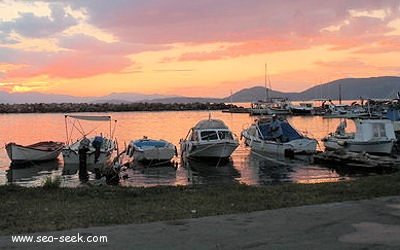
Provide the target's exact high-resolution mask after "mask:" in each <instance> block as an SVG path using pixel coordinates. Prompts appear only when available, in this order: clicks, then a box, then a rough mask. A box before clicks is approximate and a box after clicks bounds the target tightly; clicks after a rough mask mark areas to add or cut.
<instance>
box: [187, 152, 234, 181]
mask: <svg viewBox="0 0 400 250" xmlns="http://www.w3.org/2000/svg"><path fill="white" fill-rule="evenodd" d="M182 165H183V167H184V168H185V169H186V170H187V171H188V177H189V180H190V183H191V184H221V183H234V182H237V178H238V177H240V173H239V172H238V171H237V169H236V168H235V167H234V165H233V161H232V159H231V158H229V159H225V160H197V159H186V160H183V161H182Z"/></svg>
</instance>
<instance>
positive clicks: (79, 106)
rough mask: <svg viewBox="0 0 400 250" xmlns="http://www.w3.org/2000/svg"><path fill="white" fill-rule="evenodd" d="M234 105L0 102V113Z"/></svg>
mask: <svg viewBox="0 0 400 250" xmlns="http://www.w3.org/2000/svg"><path fill="white" fill-rule="evenodd" d="M234 107H236V106H235V105H231V104H225V103H200V102H196V103H185V104H184V103H171V104H164V103H147V102H140V103H25V104H0V113H3V114H5V113H73V112H126V111H187V110H225V109H230V108H234Z"/></svg>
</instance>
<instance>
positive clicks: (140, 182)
mask: <svg viewBox="0 0 400 250" xmlns="http://www.w3.org/2000/svg"><path fill="white" fill-rule="evenodd" d="M210 113H211V115H212V117H213V118H215V119H221V120H223V121H224V122H225V123H226V124H227V125H228V126H229V127H230V129H231V130H232V131H233V132H234V133H235V134H236V135H240V133H241V131H242V130H243V128H244V127H247V125H249V124H251V123H252V122H253V119H254V118H253V117H250V116H249V115H248V114H229V113H222V112H221V111H185V112H178V111H167V112H120V113H112V114H111V113H91V114H92V115H97V114H99V115H105V114H106V115H112V117H113V119H117V120H118V127H117V129H116V136H117V140H118V143H119V145H120V146H121V147H123V145H126V144H128V143H129V141H130V140H133V139H138V138H142V137H143V135H147V136H149V137H152V138H156V139H165V140H167V141H170V142H172V143H174V144H175V145H179V140H180V139H181V138H183V137H185V135H186V134H187V131H188V130H189V129H190V128H191V127H192V126H193V124H196V123H197V122H198V121H199V120H202V119H207V118H208V116H209V114H210ZM288 120H289V122H290V123H291V124H292V125H293V126H294V127H296V128H297V129H298V130H300V131H301V132H302V133H303V134H305V135H308V136H310V137H313V138H315V139H318V140H320V139H321V138H323V137H325V136H326V135H327V134H328V133H329V132H332V131H334V130H335V129H336V126H337V124H338V123H339V119H323V118H322V117H318V116H309V117H301V116H293V117H288ZM27 121H28V122H27ZM64 122H65V121H64V115H62V114H55V113H48V114H7V115H1V116H0V123H1V124H2V126H3V127H4V129H2V130H0V145H5V144H6V143H8V142H11V141H16V142H19V143H21V144H31V143H33V142H36V141H44V140H53V141H63V140H64V139H65V129H64V128H65V124H64ZM319 149H321V150H323V149H322V148H319ZM121 150H123V149H122V148H121ZM175 162H176V163H177V164H175V165H173V166H153V167H149V166H137V167H134V168H127V169H124V171H123V172H121V181H120V185H123V186H154V185H190V184H196V183H232V182H240V183H245V184H248V185H270V184H275V183H285V182H297V183H317V182H325V181H329V182H335V181H342V180H347V179H352V178H359V177H362V176H365V175H371V172H367V173H365V171H361V170H353V171H349V170H348V168H347V169H344V168H340V167H339V168H338V167H336V168H331V167H329V166H326V165H322V164H315V163H313V162H312V161H310V159H309V158H307V157H306V158H303V159H299V158H295V159H289V158H282V156H272V155H263V154H259V155H257V153H254V152H251V150H249V148H248V147H244V145H240V146H239V147H238V148H237V149H236V150H235V152H234V153H233V154H232V158H231V159H230V161H228V162H223V163H222V162H220V163H218V164H217V163H215V162H214V163H210V162H201V161H189V162H187V163H184V162H182V163H181V162H180V159H175ZM89 171H90V169H89ZM378 173H379V172H378ZM372 174H376V173H374V172H372ZM49 175H50V176H51V177H53V176H61V178H62V183H61V185H62V186H67V187H75V186H79V185H80V181H79V178H78V166H64V164H63V162H62V157H60V158H59V161H55V162H47V163H40V164H35V165H33V166H30V167H29V168H25V169H24V168H21V169H16V168H14V167H10V161H9V159H8V157H7V154H6V152H5V150H4V148H3V149H2V150H0V185H5V184H6V183H18V184H19V185H24V186H38V185H41V184H42V180H44V179H45V178H46V177H47V176H49ZM90 180H95V174H93V173H92V172H90V175H89V181H90Z"/></svg>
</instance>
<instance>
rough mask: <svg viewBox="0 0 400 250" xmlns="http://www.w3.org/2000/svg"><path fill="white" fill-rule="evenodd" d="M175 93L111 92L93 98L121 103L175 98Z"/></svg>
mask: <svg viewBox="0 0 400 250" xmlns="http://www.w3.org/2000/svg"><path fill="white" fill-rule="evenodd" d="M176 97H179V96H177V95H158V94H153V95H148V94H138V93H112V94H109V95H106V96H102V97H98V98H96V99H94V102H96V103H104V102H108V103H122V102H143V101H149V100H153V99H164V98H176Z"/></svg>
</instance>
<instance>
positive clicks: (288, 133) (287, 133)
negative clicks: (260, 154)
mask: <svg viewBox="0 0 400 250" xmlns="http://www.w3.org/2000/svg"><path fill="white" fill-rule="evenodd" d="M258 127H259V128H260V132H261V134H262V137H263V138H262V139H264V140H268V139H271V138H272V133H271V132H270V129H269V127H270V124H269V123H265V124H261V125H259V126H258ZM281 127H282V132H283V138H284V140H285V141H292V140H296V139H301V138H303V136H302V135H300V134H299V132H297V131H296V130H295V129H294V128H293V127H292V126H290V124H289V123H287V122H282V123H281Z"/></svg>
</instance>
